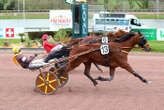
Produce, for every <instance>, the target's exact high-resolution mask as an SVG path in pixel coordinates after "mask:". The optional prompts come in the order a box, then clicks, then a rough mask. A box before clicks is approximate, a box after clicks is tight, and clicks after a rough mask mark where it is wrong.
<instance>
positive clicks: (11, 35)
mask: <svg viewBox="0 0 164 110" xmlns="http://www.w3.org/2000/svg"><path fill="white" fill-rule="evenodd" d="M19 33H24V28H16V27H5V28H0V39H18V38H20V36H19V35H18V34H19Z"/></svg>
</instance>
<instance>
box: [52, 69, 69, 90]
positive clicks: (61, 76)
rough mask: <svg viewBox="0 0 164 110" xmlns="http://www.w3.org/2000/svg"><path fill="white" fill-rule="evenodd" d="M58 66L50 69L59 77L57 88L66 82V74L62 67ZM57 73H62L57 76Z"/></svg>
mask: <svg viewBox="0 0 164 110" xmlns="http://www.w3.org/2000/svg"><path fill="white" fill-rule="evenodd" d="M58 69H59V67H53V68H51V69H50V71H51V72H54V73H55V74H56V75H57V76H58V79H59V88H61V87H63V86H64V85H65V84H66V83H67V82H68V79H69V77H68V74H64V73H63V72H64V68H61V69H59V70H58ZM59 74H62V75H60V76H59Z"/></svg>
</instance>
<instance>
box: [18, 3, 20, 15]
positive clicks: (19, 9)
mask: <svg viewBox="0 0 164 110" xmlns="http://www.w3.org/2000/svg"><path fill="white" fill-rule="evenodd" d="M19 14H20V6H19V0H18V15H19Z"/></svg>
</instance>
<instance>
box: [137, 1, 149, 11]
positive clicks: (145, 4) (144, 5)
mask: <svg viewBox="0 0 164 110" xmlns="http://www.w3.org/2000/svg"><path fill="white" fill-rule="evenodd" d="M149 2H150V0H135V3H136V4H137V5H138V6H139V8H141V9H148V8H149Z"/></svg>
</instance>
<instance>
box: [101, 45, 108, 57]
mask: <svg viewBox="0 0 164 110" xmlns="http://www.w3.org/2000/svg"><path fill="white" fill-rule="evenodd" d="M100 51H101V54H102V55H106V54H109V46H108V45H106V44H103V45H101V47H100Z"/></svg>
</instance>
